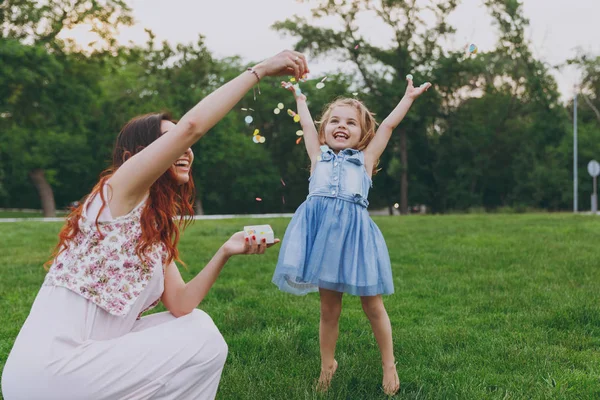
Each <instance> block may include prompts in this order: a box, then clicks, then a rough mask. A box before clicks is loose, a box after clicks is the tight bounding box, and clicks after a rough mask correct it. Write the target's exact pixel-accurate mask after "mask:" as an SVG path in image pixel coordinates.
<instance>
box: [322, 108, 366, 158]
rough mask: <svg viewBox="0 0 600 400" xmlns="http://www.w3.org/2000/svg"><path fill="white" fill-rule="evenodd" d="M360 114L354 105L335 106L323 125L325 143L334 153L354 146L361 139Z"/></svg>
mask: <svg viewBox="0 0 600 400" xmlns="http://www.w3.org/2000/svg"><path fill="white" fill-rule="evenodd" d="M359 121H360V115H359V113H358V110H357V109H356V108H355V107H350V106H344V105H341V106H336V107H334V108H333V109H332V110H331V114H330V116H329V119H328V120H327V124H326V125H325V143H326V144H327V145H328V146H329V147H330V148H331V149H332V150H333V151H335V152H336V153H337V152H338V151H340V150H344V149H350V148H356V147H357V145H358V143H359V142H360V139H361V134H362V128H361V126H360V122H359Z"/></svg>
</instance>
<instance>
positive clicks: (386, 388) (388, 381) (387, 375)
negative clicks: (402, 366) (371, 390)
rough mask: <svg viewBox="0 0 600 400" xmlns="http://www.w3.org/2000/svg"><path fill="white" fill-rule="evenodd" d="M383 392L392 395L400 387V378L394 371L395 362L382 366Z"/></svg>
mask: <svg viewBox="0 0 600 400" xmlns="http://www.w3.org/2000/svg"><path fill="white" fill-rule="evenodd" d="M382 385H383V392H384V393H385V394H387V395H388V396H393V395H395V394H396V393H398V390H399V389H400V378H398V372H397V371H396V363H394V364H392V365H387V366H386V365H384V366H383V384H382Z"/></svg>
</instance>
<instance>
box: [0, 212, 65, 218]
mask: <svg viewBox="0 0 600 400" xmlns="http://www.w3.org/2000/svg"><path fill="white" fill-rule="evenodd" d="M65 215H67V212H66V211H57V212H56V216H57V217H64V216H65ZM0 218H44V214H43V213H42V212H41V211H0Z"/></svg>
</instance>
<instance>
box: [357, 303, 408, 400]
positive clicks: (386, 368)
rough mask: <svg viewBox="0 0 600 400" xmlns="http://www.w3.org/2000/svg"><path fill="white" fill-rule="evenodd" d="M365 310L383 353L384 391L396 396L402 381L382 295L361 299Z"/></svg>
mask: <svg viewBox="0 0 600 400" xmlns="http://www.w3.org/2000/svg"><path fill="white" fill-rule="evenodd" d="M360 300H361V302H362V306H363V310H364V311H365V314H366V315H367V318H369V321H370V322H371V328H372V329H373V333H374V334H375V340H377V344H378V345H379V351H380V352H381V362H382V364H383V391H384V392H385V393H386V394H388V395H393V394H395V393H396V392H397V391H398V389H400V379H399V378H398V372H397V371H396V362H395V361H396V360H395V358H394V343H393V341H392V324H391V323H390V318H389V317H388V314H387V311H385V307H384V305H383V299H382V298H381V295H377V296H363V297H361V298H360Z"/></svg>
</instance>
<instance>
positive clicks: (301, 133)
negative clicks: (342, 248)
mask: <svg viewBox="0 0 600 400" xmlns="http://www.w3.org/2000/svg"><path fill="white" fill-rule="evenodd" d="M302 135H304V132H303V131H302V130H301V129H299V130H297V131H296V136H302Z"/></svg>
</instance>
